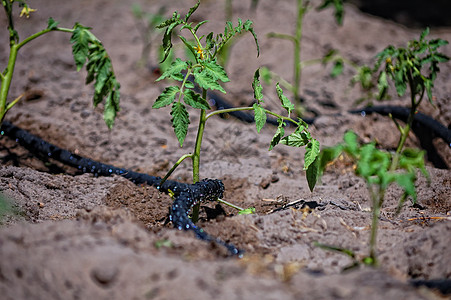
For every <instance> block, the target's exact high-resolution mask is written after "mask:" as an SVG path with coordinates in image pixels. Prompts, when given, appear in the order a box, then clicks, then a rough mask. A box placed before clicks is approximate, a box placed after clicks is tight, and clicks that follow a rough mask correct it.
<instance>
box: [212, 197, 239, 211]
mask: <svg viewBox="0 0 451 300" xmlns="http://www.w3.org/2000/svg"><path fill="white" fill-rule="evenodd" d="M218 202H220V203H222V204H225V205H227V206H230V207H232V208H235V209H237V210H239V211H242V210H244V208H241V207H239V206H237V205H235V204H232V203H230V202H228V201H225V200H223V199H218Z"/></svg>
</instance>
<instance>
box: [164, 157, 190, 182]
mask: <svg viewBox="0 0 451 300" xmlns="http://www.w3.org/2000/svg"><path fill="white" fill-rule="evenodd" d="M192 156H193V155H192V154H191V153H189V154H185V155H183V156H182V157H180V158H179V160H177V162H176V163H175V164H174V165H173V166H172V168H171V169H170V170H169V172H168V173H166V175H165V176H164V177H163V179H161V182H160V186H161V185H163V183H164V182H165V181H166V180H167V179H168V178H169V176H171V174H172V173H173V172H174V171H175V169H176V168H177V167H178V166H179V165H180V164H181V163H182V161H184V160H185V158H188V157H192Z"/></svg>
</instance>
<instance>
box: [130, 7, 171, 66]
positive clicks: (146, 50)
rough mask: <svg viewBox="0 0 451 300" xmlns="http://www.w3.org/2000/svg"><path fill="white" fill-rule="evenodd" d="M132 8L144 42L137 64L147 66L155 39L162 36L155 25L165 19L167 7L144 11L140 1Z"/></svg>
mask: <svg viewBox="0 0 451 300" xmlns="http://www.w3.org/2000/svg"><path fill="white" fill-rule="evenodd" d="M131 10H132V13H133V16H134V17H135V20H136V27H137V29H138V32H139V34H140V35H141V40H142V43H143V47H142V50H141V57H140V59H139V60H138V62H137V65H138V67H143V66H146V65H147V63H148V61H149V54H150V51H151V49H152V45H153V43H154V41H155V39H156V38H159V36H160V34H159V32H158V31H157V30H155V26H157V25H158V24H160V23H161V22H162V21H163V20H164V12H165V8H164V7H162V8H160V10H159V11H158V12H157V13H155V14H153V13H149V12H146V11H144V10H143V9H142V7H141V5H139V4H138V3H134V4H133V5H132V8H131ZM159 59H161V58H159Z"/></svg>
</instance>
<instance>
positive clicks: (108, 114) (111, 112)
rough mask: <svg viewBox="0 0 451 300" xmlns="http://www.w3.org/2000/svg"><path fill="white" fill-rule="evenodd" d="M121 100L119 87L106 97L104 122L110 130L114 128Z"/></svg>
mask: <svg viewBox="0 0 451 300" xmlns="http://www.w3.org/2000/svg"><path fill="white" fill-rule="evenodd" d="M119 98H120V94H119V85H118V86H116V87H115V88H114V89H113V90H112V92H111V93H109V94H108V96H107V97H106V100H105V106H104V109H103V120H104V121H105V123H106V125H107V126H108V128H109V129H111V128H113V125H114V120H115V119H116V115H117V112H118V111H119V110H120V107H119Z"/></svg>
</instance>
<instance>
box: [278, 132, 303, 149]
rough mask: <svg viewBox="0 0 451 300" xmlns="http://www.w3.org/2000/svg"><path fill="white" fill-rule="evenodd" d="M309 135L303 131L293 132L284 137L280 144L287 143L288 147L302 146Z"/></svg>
mask: <svg viewBox="0 0 451 300" xmlns="http://www.w3.org/2000/svg"><path fill="white" fill-rule="evenodd" d="M309 141H310V140H309V135H308V134H307V133H305V132H293V133H292V134H290V135H287V136H286V137H284V138H283V139H282V140H281V141H280V144H283V145H287V146H290V147H302V146H305V145H307V144H308V142H309Z"/></svg>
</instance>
